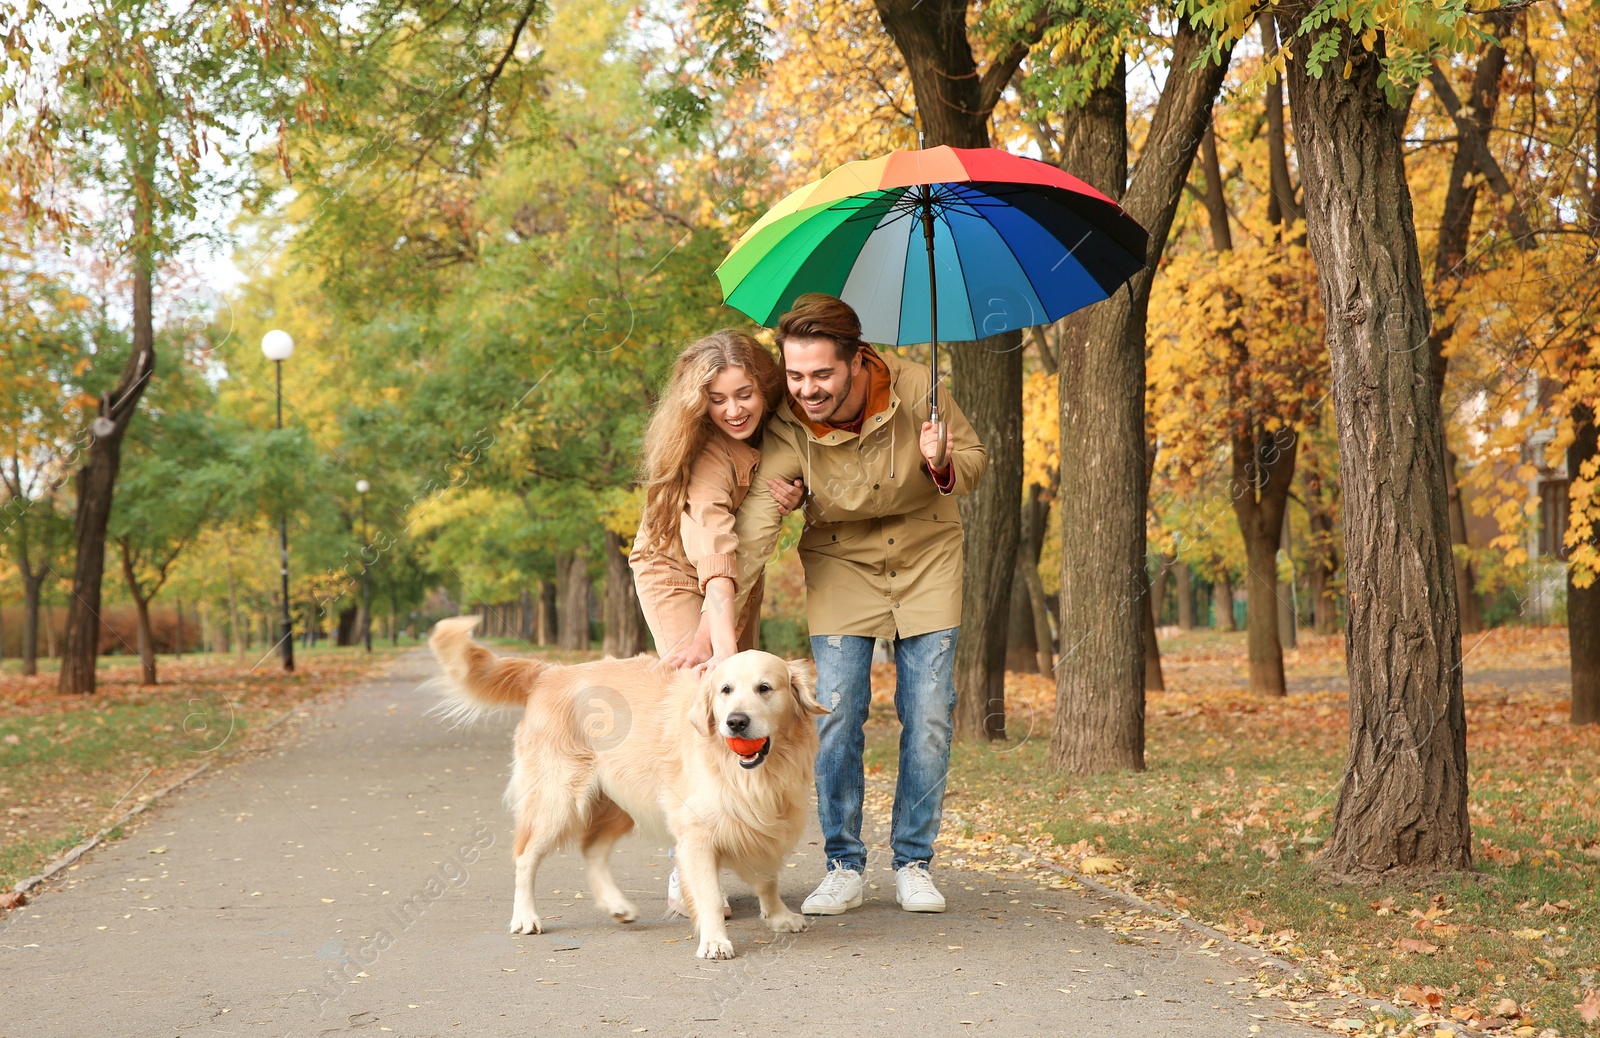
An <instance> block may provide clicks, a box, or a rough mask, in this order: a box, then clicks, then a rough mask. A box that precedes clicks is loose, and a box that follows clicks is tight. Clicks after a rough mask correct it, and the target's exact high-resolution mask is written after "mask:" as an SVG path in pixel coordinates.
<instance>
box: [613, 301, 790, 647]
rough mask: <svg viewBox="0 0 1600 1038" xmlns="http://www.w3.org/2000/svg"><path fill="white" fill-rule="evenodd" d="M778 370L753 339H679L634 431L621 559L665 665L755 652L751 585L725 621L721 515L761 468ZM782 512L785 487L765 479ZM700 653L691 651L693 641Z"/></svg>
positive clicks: (725, 335)
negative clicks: (632, 496) (654, 401)
mask: <svg viewBox="0 0 1600 1038" xmlns="http://www.w3.org/2000/svg"><path fill="white" fill-rule="evenodd" d="M783 392H784V389H783V373H782V372H781V371H779V370H778V363H777V361H776V360H775V359H774V358H773V356H772V354H771V353H769V352H767V350H766V349H765V348H763V347H762V345H761V344H760V343H758V342H757V341H756V340H755V339H754V338H752V337H751V336H749V335H747V334H745V333H744V332H739V331H733V330H730V329H724V330H723V331H719V332H713V333H712V334H710V335H708V336H706V337H705V338H703V339H700V340H698V341H697V342H694V343H691V344H690V345H689V346H688V347H687V348H686V349H685V350H684V351H683V353H682V354H681V355H680V356H679V357H678V360H677V363H676V364H674V365H673V368H672V378H671V381H670V382H668V384H667V389H666V392H665V393H664V394H663V395H662V397H661V402H660V403H659V404H658V405H657V406H656V411H655V414H654V415H653V416H651V419H650V427H649V431H648V432H647V433H646V434H645V448H644V451H645V455H644V482H645V506H644V516H643V518H642V521H641V522H640V523H639V532H638V534H637V535H636V536H635V537H634V540H633V552H632V554H630V555H629V556H628V562H629V564H630V565H631V566H632V567H633V579H634V584H635V586H636V587H637V588H638V590H639V604H640V606H641V607H642V608H643V610H644V617H645V622H646V623H648V624H649V625H650V633H651V635H653V636H654V637H655V642H656V651H657V652H659V653H660V654H661V658H662V660H663V661H665V662H666V663H667V664H668V665H669V666H680V665H682V664H683V663H685V662H686V661H687V660H689V659H704V658H705V657H706V656H707V655H711V656H713V657H714V658H716V659H722V658H724V657H727V656H731V655H733V654H734V653H735V652H738V651H739V650H741V649H748V648H751V647H752V646H753V645H754V644H755V636H756V630H757V624H758V622H759V620H758V618H759V616H760V609H761V588H760V586H759V585H757V587H756V588H755V589H753V590H752V591H751V594H750V598H749V600H748V602H747V603H746V606H745V610H744V615H743V616H739V617H735V616H734V615H733V610H732V604H733V602H734V600H735V595H734V590H735V589H734V577H735V576H736V575H737V574H738V550H739V542H738V540H737V539H735V537H734V535H733V516H734V513H735V512H737V511H738V510H739V505H740V504H741V503H743V501H744V498H745V495H746V494H747V493H749V491H750V477H751V472H752V471H753V470H754V469H755V467H756V462H758V461H760V460H761V431H762V429H763V428H765V426H766V422H767V419H768V418H770V417H771V415H772V412H773V409H774V408H775V407H776V406H777V404H778V402H779V401H780V400H782V399H783ZM771 489H772V493H773V496H774V498H776V499H777V501H778V504H779V507H780V509H781V510H782V511H783V512H785V513H787V512H788V511H790V510H792V509H793V508H794V507H795V506H796V505H798V504H799V503H800V497H801V493H802V490H801V488H800V487H799V486H797V485H794V486H792V485H790V484H787V483H779V482H776V481H773V482H772V487H771ZM697 641H698V642H699V643H700V645H701V648H702V650H703V649H705V648H709V649H710V652H709V653H707V652H705V651H701V652H699V653H698V654H695V653H693V651H692V650H693V649H694V647H695V644H696V642H697Z"/></svg>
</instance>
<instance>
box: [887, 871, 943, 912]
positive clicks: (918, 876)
mask: <svg viewBox="0 0 1600 1038" xmlns="http://www.w3.org/2000/svg"><path fill="white" fill-rule="evenodd" d="M894 899H895V901H896V902H897V903H898V904H899V905H900V907H901V908H903V909H905V910H906V911H907V912H943V911H944V895H943V894H941V893H939V888H938V887H936V886H934V885H933V877H932V876H930V875H928V865H927V863H926V862H921V861H913V862H911V863H909V864H907V865H903V866H901V867H900V868H898V869H896V870H895V873H894Z"/></svg>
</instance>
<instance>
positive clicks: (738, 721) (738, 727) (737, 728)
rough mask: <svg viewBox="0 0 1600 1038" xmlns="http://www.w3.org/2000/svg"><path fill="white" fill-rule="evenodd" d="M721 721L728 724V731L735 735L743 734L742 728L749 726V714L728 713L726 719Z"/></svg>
mask: <svg viewBox="0 0 1600 1038" xmlns="http://www.w3.org/2000/svg"><path fill="white" fill-rule="evenodd" d="M723 723H724V724H726V725H727V726H728V731H730V732H732V733H733V734H735V735H743V734H744V730H745V729H746V728H749V727H750V715H749V714H729V715H728V719H727V720H726V721H724V722H723Z"/></svg>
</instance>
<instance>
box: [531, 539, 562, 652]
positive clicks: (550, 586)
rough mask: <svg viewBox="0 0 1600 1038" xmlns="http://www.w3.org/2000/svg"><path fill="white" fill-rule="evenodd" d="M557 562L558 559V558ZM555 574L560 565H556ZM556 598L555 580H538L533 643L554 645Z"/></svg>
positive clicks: (556, 611) (558, 571)
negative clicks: (536, 614) (536, 612)
mask: <svg viewBox="0 0 1600 1038" xmlns="http://www.w3.org/2000/svg"><path fill="white" fill-rule="evenodd" d="M558 563H559V560H558ZM556 572H557V574H558V575H559V574H560V572H561V571H560V567H559V565H558V566H557V569H556ZM557 598H558V595H557V588H556V582H555V581H553V580H541V581H539V599H538V616H537V617H536V618H535V619H534V625H533V626H534V631H535V632H536V636H535V638H534V644H535V645H554V644H555V643H556V638H557V637H558V634H557V631H556V627H557V624H556V621H557V619H558V617H557V615H556V614H558V613H559V612H560V611H561V610H560V609H559V608H558V607H557V605H556V600H557Z"/></svg>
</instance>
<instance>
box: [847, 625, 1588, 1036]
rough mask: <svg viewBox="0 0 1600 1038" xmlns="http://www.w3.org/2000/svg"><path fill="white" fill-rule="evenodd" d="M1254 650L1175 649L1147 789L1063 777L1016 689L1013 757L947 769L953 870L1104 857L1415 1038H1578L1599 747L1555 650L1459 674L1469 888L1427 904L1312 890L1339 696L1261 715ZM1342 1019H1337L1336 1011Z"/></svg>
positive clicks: (1302, 657)
mask: <svg viewBox="0 0 1600 1038" xmlns="http://www.w3.org/2000/svg"><path fill="white" fill-rule="evenodd" d="M1242 638H1243V635H1234V636H1221V637H1219V636H1217V635H1214V634H1212V635H1203V636H1198V637H1193V638H1190V637H1188V636H1184V637H1179V638H1176V639H1171V640H1169V641H1168V642H1167V644H1165V645H1164V646H1163V649H1164V653H1165V657H1166V671H1167V685H1168V688H1169V689H1171V690H1172V691H1168V692H1166V693H1152V694H1151V695H1150V696H1149V698H1148V705H1147V728H1146V737H1147V749H1146V763H1147V770H1146V771H1145V772H1143V773H1141V774H1136V775H1129V774H1120V775H1107V776H1101V777H1097V778H1091V779H1084V778H1072V777H1066V776H1055V775H1051V774H1050V773H1049V772H1048V770H1047V768H1046V753H1047V750H1048V746H1049V737H1050V726H1051V724H1052V722H1053V715H1054V702H1053V700H1054V687H1053V683H1052V682H1048V681H1046V680H1045V679H1042V678H1040V677H1038V676H1034V675H1017V674H1014V675H1011V676H1010V679H1009V680H1008V682H1007V697H1008V715H1009V716H1008V727H1009V728H1010V731H1011V734H1012V739H1011V740H1010V741H1009V742H1006V743H1000V744H995V745H993V746H979V745H962V744H958V745H957V747H956V749H955V751H954V753H953V756H952V762H951V778H950V783H949V792H948V795H947V801H946V810H947V812H949V815H948V816H947V817H948V819H953V820H956V821H957V822H958V824H955V825H952V824H950V822H949V821H948V820H947V824H946V827H945V832H944V834H943V838H942V843H943V844H944V846H943V847H942V848H941V854H942V855H944V856H945V858H946V860H953V859H959V858H964V859H966V860H967V861H969V862H970V863H974V864H977V865H978V866H979V867H986V868H994V869H1001V870H1010V869H1012V868H1014V867H1016V866H1018V865H1020V866H1021V870H1023V871H1026V870H1028V869H1029V868H1030V867H1036V866H1037V865H1038V863H1039V862H1040V861H1055V862H1057V863H1060V864H1064V865H1067V866H1069V867H1072V866H1078V865H1080V864H1081V863H1082V862H1083V860H1084V859H1085V858H1088V857H1094V858H1110V859H1113V860H1114V861H1115V862H1117V863H1118V864H1119V865H1120V866H1122V867H1123V868H1124V869H1125V871H1124V872H1122V873H1121V874H1120V875H1116V876H1113V877H1109V878H1110V881H1111V882H1113V883H1115V884H1117V885H1120V886H1123V887H1125V888H1126V889H1129V890H1131V891H1133V892H1135V893H1138V894H1139V895H1141V896H1143V897H1145V898H1147V899H1149V900H1151V901H1154V902H1157V903H1160V904H1164V905H1166V906H1167V907H1170V908H1174V909H1177V910H1180V911H1186V912H1188V913H1190V914H1191V915H1193V916H1194V917H1195V918H1196V919H1198V920H1201V921H1204V922H1208V923H1212V924H1214V925H1216V926H1218V927H1219V928H1220V929H1223V930H1225V931H1227V932H1229V933H1231V934H1234V935H1236V936H1239V937H1241V938H1243V939H1245V940H1247V941H1249V942H1251V943H1255V944H1258V945H1260V946H1262V947H1264V948H1269V949H1271V950H1272V951H1274V952H1276V953H1278V954H1280V955H1284V956H1287V957H1289V958H1292V959H1295V960H1297V961H1299V962H1301V963H1303V964H1305V965H1306V966H1307V967H1308V968H1311V969H1313V970H1314V973H1312V974H1308V975H1309V976H1312V977H1313V978H1314V983H1313V984H1311V985H1310V987H1311V988H1320V989H1321V991H1322V993H1323V994H1326V993H1327V992H1328V991H1329V990H1330V989H1329V987H1328V985H1329V984H1331V985H1332V989H1331V990H1332V991H1333V992H1334V993H1337V994H1361V993H1367V994H1370V995H1371V996H1372V997H1375V998H1384V999H1388V1000H1392V1001H1396V1002H1398V1003H1400V1004H1402V1005H1408V1006H1409V1007H1410V1008H1411V1010H1412V1011H1414V1012H1415V1013H1417V1014H1419V1015H1418V1017H1417V1022H1416V1023H1415V1024H1413V1027H1416V1028H1420V1029H1421V1031H1422V1033H1431V1028H1432V1024H1431V1023H1427V1021H1429V1020H1433V1019H1436V1018H1442V1019H1443V1020H1445V1021H1447V1022H1448V1025H1449V1026H1455V1027H1457V1028H1460V1027H1461V1026H1462V1021H1464V1020H1467V1019H1472V1020H1476V1022H1477V1026H1478V1027H1479V1028H1482V1027H1483V1026H1484V1025H1485V1023H1490V1024H1492V1023H1495V1022H1496V1021H1504V1024H1505V1027H1504V1029H1503V1030H1501V1033H1505V1034H1513V1033H1518V1034H1524V1035H1536V1034H1539V1033H1540V1032H1541V1030H1543V1029H1554V1031H1555V1032H1557V1033H1559V1034H1562V1035H1577V1034H1583V1033H1585V1032H1584V1024H1583V1022H1582V1020H1581V1018H1580V1013H1579V1011H1578V1009H1576V1008H1575V1006H1576V1005H1577V1004H1578V1003H1579V1002H1581V1001H1582V1000H1583V999H1584V998H1585V997H1586V995H1587V993H1588V992H1589V991H1591V990H1593V989H1595V988H1596V987H1597V980H1596V975H1597V973H1600V898H1597V897H1596V893H1595V891H1596V887H1597V881H1600V729H1597V728H1596V727H1594V726H1590V727H1588V728H1586V729H1575V728H1573V727H1572V726H1571V725H1569V724H1568V723H1567V720H1566V705H1567V704H1566V696H1567V695H1568V688H1567V686H1566V685H1565V683H1564V682H1563V681H1562V680H1560V678H1559V671H1558V670H1555V669H1553V668H1555V667H1558V666H1559V663H1558V662H1557V661H1560V662H1564V655H1565V643H1564V636H1563V635H1562V633H1561V632H1553V631H1528V630H1526V629H1524V630H1521V631H1510V632H1504V633H1498V632H1497V634H1496V636H1495V638H1493V639H1491V640H1490V641H1489V642H1485V643H1483V644H1482V645H1480V646H1479V647H1478V648H1477V649H1476V650H1475V651H1474V652H1473V653H1472V654H1471V655H1469V657H1468V684H1467V720H1468V732H1469V734H1468V754H1469V762H1470V773H1471V791H1470V799H1469V810H1470V812H1471V818H1472V821H1473V836H1474V858H1475V863H1476V868H1477V871H1476V872H1475V873H1474V874H1471V875H1467V876H1461V877H1457V878H1454V879H1449V880H1445V881H1440V882H1435V883H1432V884H1430V885H1428V886H1426V887H1419V886H1416V885H1412V884H1407V883H1397V884H1391V885H1385V886H1379V887H1358V886H1350V885H1340V884H1337V883H1332V882H1329V881H1327V880H1326V879H1325V878H1323V877H1321V876H1320V875H1319V874H1318V872H1317V871H1316V869H1315V866H1314V860H1315V857H1316V854H1317V853H1318V851H1319V849H1320V847H1321V846H1322V844H1323V842H1324V841H1325V840H1326V839H1327V837H1328V835H1329V832H1330V827H1331V822H1332V816H1333V808H1334V804H1335V801H1336V799H1337V797H1338V792H1339V784H1340V778H1341V774H1342V771H1343V764H1344V750H1345V743H1346V731H1347V725H1348V720H1347V698H1346V695H1345V693H1343V692H1341V691H1303V692H1295V693H1293V694H1291V695H1290V696H1289V697H1287V698H1286V699H1284V700H1279V701H1267V700H1262V699H1257V698H1252V697H1251V696H1249V695H1248V694H1247V693H1246V692H1245V691H1244V690H1243V689H1242V688H1240V687H1238V686H1239V684H1240V683H1241V682H1242V678H1243V676H1244V673H1245V671H1244V645H1243V641H1242ZM1558 643H1559V644H1558ZM1470 644H1471V643H1470V642H1469V645H1470ZM1330 660H1337V661H1338V662H1339V664H1340V665H1339V666H1337V667H1330V666H1329V665H1328V664H1329V661H1330ZM1287 663H1288V666H1289V676H1290V679H1291V684H1293V683H1294V682H1295V680H1296V679H1297V678H1298V679H1312V678H1317V679H1336V678H1338V677H1341V676H1342V674H1343V667H1342V647H1341V646H1340V645H1339V643H1338V641H1337V640H1336V639H1328V640H1314V641H1312V642H1311V643H1310V644H1305V645H1304V647H1303V648H1302V650H1300V651H1299V652H1296V653H1291V654H1289V656H1288V659H1287ZM891 673H892V672H886V673H885V674H884V675H882V677H883V679H884V680H883V681H875V684H876V685H877V686H878V692H879V694H878V695H877V696H876V697H875V704H874V705H875V713H874V722H873V725H872V731H871V736H870V741H869V755H868V759H869V763H870V764H873V765H876V766H879V767H883V766H889V767H892V765H893V760H894V755H895V748H894V738H895V734H896V733H897V731H898V729H897V726H895V724H894V723H893V707H892V700H891V699H890V694H891V692H890V690H891V689H892V684H891V683H887V682H892V677H890V674H891ZM1474 674H1480V675H1493V676H1494V677H1495V678H1496V679H1497V681H1496V683H1486V682H1485V681H1482V680H1478V679H1475V678H1474V676H1473V675H1474ZM1504 679H1515V680H1514V683H1509V684H1504V683H1499V681H1501V680H1504ZM1306 683H1307V684H1312V685H1314V684H1316V683H1318V682H1317V681H1316V680H1307V682H1306ZM1029 858H1032V859H1033V861H1031V862H1030V861H1028V860H1027V859H1029ZM1102 878H1105V877H1102ZM1303 990H1307V989H1306V988H1304V987H1303V988H1302V991H1303ZM1507 999H1509V1000H1511V1001H1512V1002H1514V1003H1515V1006H1512V1005H1511V1003H1510V1002H1507V1001H1505V1000H1507ZM1597 1004H1600V1000H1597ZM1338 1006H1339V1007H1341V1008H1338V1009H1336V1010H1330V1011H1340V1012H1342V1011H1346V1010H1344V1009H1343V1008H1342V1007H1343V1006H1344V1003H1339V1004H1338ZM1513 1008H1514V1009H1515V1010H1516V1012H1517V1013H1518V1014H1520V1015H1516V1016H1513V1015H1511V1010H1512V1009H1513ZM1452 1011H1454V1014H1455V1015H1454V1017H1453V1018H1452ZM1474 1014H1475V1015H1474ZM1497 1014H1498V1015H1497ZM1322 1015H1324V1016H1326V1015H1328V1011H1324V1012H1323V1013H1322ZM1358 1015H1359V1014H1358ZM1519 1028H1521V1029H1522V1030H1520V1031H1519V1030H1518V1029H1519ZM1491 1029H1494V1028H1491Z"/></svg>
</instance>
